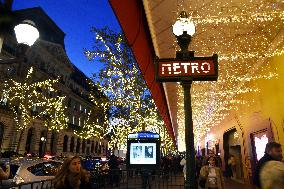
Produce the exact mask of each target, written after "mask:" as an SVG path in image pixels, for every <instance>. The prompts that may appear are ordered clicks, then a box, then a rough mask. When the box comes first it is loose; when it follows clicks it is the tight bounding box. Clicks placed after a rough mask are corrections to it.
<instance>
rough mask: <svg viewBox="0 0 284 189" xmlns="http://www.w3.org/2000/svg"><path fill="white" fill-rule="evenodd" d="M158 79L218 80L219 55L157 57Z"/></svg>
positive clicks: (175, 80) (173, 80) (174, 80)
mask: <svg viewBox="0 0 284 189" xmlns="http://www.w3.org/2000/svg"><path fill="white" fill-rule="evenodd" d="M155 71H156V80H157V81H172V82H177V81H182V80H193V81H216V80H217V78H218V56H217V55H216V54H214V55H213V56H212V57H190V58H189V59H186V60H184V59H183V60H180V59H176V58H168V59H157V61H156V69H155Z"/></svg>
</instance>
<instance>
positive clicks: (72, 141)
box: [70, 137, 74, 152]
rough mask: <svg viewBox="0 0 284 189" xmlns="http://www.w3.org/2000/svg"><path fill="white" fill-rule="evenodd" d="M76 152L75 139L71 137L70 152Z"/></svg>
mask: <svg viewBox="0 0 284 189" xmlns="http://www.w3.org/2000/svg"><path fill="white" fill-rule="evenodd" d="M73 151H74V137H71V142H70V152H73Z"/></svg>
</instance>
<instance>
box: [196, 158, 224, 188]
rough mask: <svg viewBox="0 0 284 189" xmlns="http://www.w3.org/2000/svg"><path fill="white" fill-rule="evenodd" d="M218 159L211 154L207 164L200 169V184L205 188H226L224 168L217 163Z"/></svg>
mask: <svg viewBox="0 0 284 189" xmlns="http://www.w3.org/2000/svg"><path fill="white" fill-rule="evenodd" d="M216 163H217V159H216V157H214V156H210V157H209V158H208V161H207V165H205V166H203V167H202V168H201V170H200V178H199V185H200V187H202V188H205V189H224V178H223V176H222V170H221V169H220V168H219V167H218V166H217V165H216Z"/></svg>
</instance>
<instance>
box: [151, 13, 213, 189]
mask: <svg viewBox="0 0 284 189" xmlns="http://www.w3.org/2000/svg"><path fill="white" fill-rule="evenodd" d="M173 33H174V34H175V36H176V38H177V42H178V45H179V46H180V49H181V50H180V51H177V52H176V58H163V59H160V58H159V57H156V59H155V78H156V81H159V82H180V84H181V85H182V87H183V91H184V117H185V120H184V127H185V145H186V178H185V185H184V186H185V188H186V189H197V182H196V178H195V172H196V171H195V150H194V134H193V122H192V107H191V97H190V88H191V84H192V81H216V80H217V78H218V56H217V54H214V55H213V56H211V57H195V56H194V51H188V46H189V43H190V41H191V36H192V35H193V34H194V33H195V26H194V24H193V22H191V20H190V18H188V16H187V14H186V12H185V11H182V12H181V13H180V15H179V18H178V19H177V21H176V22H175V24H174V25H173Z"/></svg>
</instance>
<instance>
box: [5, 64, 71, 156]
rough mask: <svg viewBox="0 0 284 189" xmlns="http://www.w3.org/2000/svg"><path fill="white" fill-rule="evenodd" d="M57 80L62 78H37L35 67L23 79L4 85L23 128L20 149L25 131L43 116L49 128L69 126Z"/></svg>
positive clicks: (8, 98) (18, 121) (10, 81)
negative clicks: (59, 94) (58, 91)
mask: <svg viewBox="0 0 284 189" xmlns="http://www.w3.org/2000/svg"><path fill="white" fill-rule="evenodd" d="M57 82H58V79H55V80H51V79H47V80H43V81H37V79H36V77H35V74H33V68H32V67H31V68H30V69H29V71H28V73H27V76H26V77H25V78H24V79H23V80H21V79H19V80H15V79H9V80H7V81H5V82H4V83H3V84H2V86H1V89H2V98H3V99H6V100H7V101H8V103H9V106H10V108H11V110H12V113H13V119H14V121H15V124H16V128H17V130H19V131H20V137H19V142H18V144H17V152H18V151H19V148H20V142H21V140H22V137H23V133H24V130H25V129H26V128H27V127H28V126H29V125H30V124H31V123H32V122H33V121H34V120H35V119H42V120H43V122H44V125H45V126H46V127H47V129H48V128H50V129H52V130H56V131H59V130H61V129H64V128H66V126H67V125H66V124H67V117H66V116H65V109H66V107H65V106H64V103H63V101H64V99H65V97H64V96H57V95H56V93H57V91H56V89H55V84H56V83H57Z"/></svg>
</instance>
